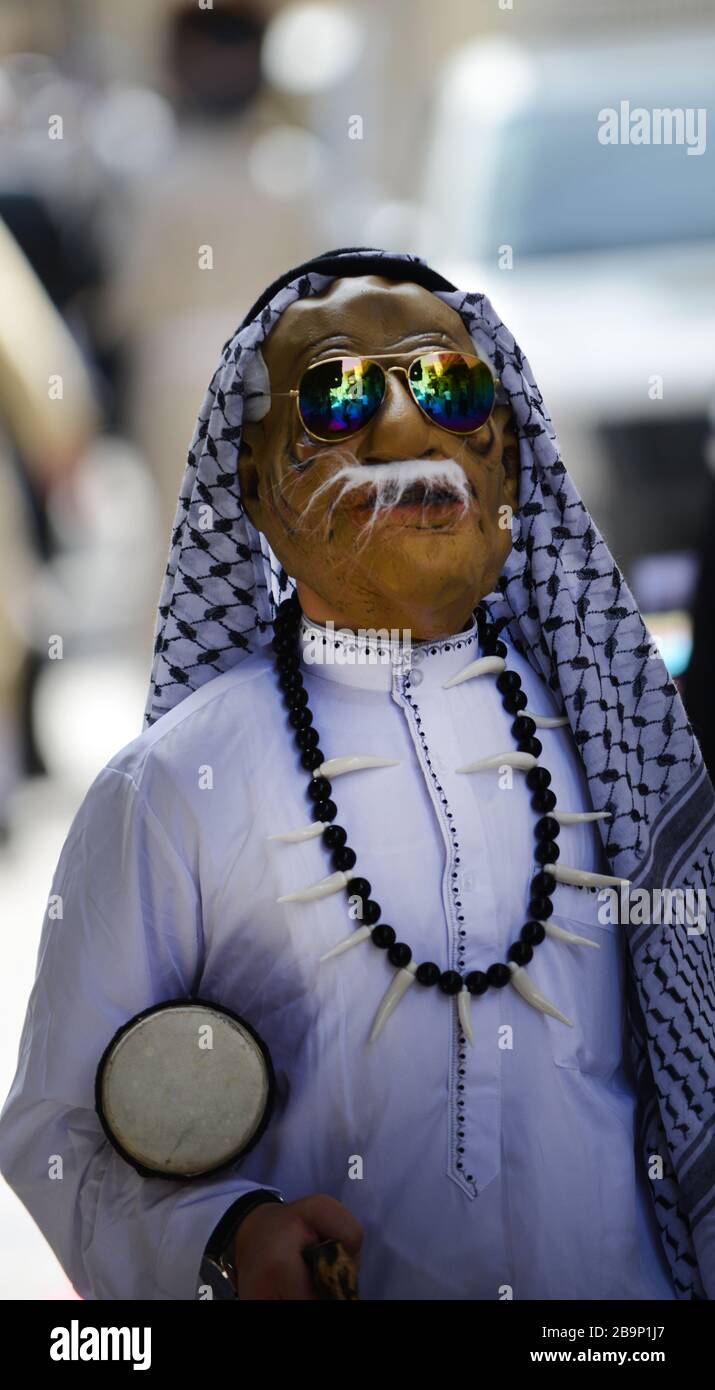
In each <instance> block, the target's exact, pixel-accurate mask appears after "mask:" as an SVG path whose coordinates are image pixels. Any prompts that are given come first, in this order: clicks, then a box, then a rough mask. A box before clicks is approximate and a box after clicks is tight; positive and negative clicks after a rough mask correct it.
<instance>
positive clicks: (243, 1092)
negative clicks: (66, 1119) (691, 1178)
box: [95, 999, 275, 1180]
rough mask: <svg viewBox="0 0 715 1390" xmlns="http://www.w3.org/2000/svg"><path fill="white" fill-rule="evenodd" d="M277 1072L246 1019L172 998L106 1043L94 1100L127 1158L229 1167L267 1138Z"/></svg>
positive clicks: (185, 1169)
mask: <svg viewBox="0 0 715 1390" xmlns="http://www.w3.org/2000/svg"><path fill="white" fill-rule="evenodd" d="M274 1092H275V1078H274V1074H273V1065H272V1062H271V1057H270V1053H269V1051H268V1048H267V1047H266V1045H265V1043H264V1042H263V1041H262V1039H261V1038H260V1037H259V1036H258V1034H257V1033H256V1031H255V1029H253V1028H251V1026H250V1024H248V1023H246V1021H245V1019H242V1018H239V1016H238V1015H237V1014H234V1013H231V1011H230V1010H229V1009H226V1008H224V1007H223V1006H222V1005H218V1004H211V1003H209V1002H208V1001H207V1000H203V999H172V1000H169V1002H168V1003H166V1004H157V1005H156V1006H155V1007H154V1008H151V1009H146V1010H144V1012H143V1013H140V1014H137V1015H136V1016H135V1017H134V1018H131V1019H130V1020H129V1022H128V1023H125V1024H124V1025H123V1027H122V1028H120V1029H119V1031H118V1032H117V1033H115V1035H114V1037H113V1038H112V1040H111V1042H110V1043H109V1044H108V1046H107V1048H106V1049H105V1051H104V1053H103V1055H102V1058H101V1060H100V1063H99V1066H98V1068H97V1076H96V1082H95V1100H96V1108H97V1113H98V1115H99V1118H100V1120H101V1122H102V1126H103V1128H104V1131H105V1134H106V1135H107V1138H108V1139H109V1140H110V1142H111V1143H112V1144H113V1146H114V1148H115V1149H116V1150H117V1152H118V1153H119V1154H121V1156H122V1158H124V1159H126V1161H127V1162H128V1163H131V1164H132V1166H133V1167H134V1168H136V1169H137V1170H138V1172H140V1173H143V1174H144V1175H145V1176H149V1177H153V1176H155V1175H156V1174H158V1173H159V1174H162V1175H163V1176H164V1177H167V1178H181V1179H184V1180H185V1179H187V1178H198V1177H202V1176H203V1175H205V1174H206V1173H215V1172H216V1171H217V1170H218V1169H221V1168H227V1167H230V1165H231V1164H233V1163H236V1162H237V1161H238V1159H239V1158H242V1157H243V1155H244V1154H246V1153H248V1151H249V1149H252V1148H253V1146H254V1144H256V1143H257V1142H258V1140H259V1139H260V1137H261V1135H262V1133H263V1131H264V1129H265V1127H266V1125H267V1124H268V1120H269V1118H270V1114H271V1110H272V1106H273V1098H274Z"/></svg>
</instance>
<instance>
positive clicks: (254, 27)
mask: <svg viewBox="0 0 715 1390" xmlns="http://www.w3.org/2000/svg"><path fill="white" fill-rule="evenodd" d="M274 8H275V6H273V5H268V4H266V3H262V2H261V0H228V3H222V4H220V5H218V4H217V5H216V7H215V8H214V9H212V10H208V9H206V10H202V9H199V8H198V6H196V5H195V4H193V5H192V4H186V5H181V6H180V7H176V8H174V9H173V11H172V12H170V13H169V15H168V17H167V20H166V30H165V38H164V51H165V64H166V83H167V91H168V95H169V97H170V99H171V100H172V101H173V103H174V105H175V109H176V112H177V115H178V118H179V123H178V128H177V132H176V139H175V143H174V145H173V147H172V149H171V150H170V151H169V152H168V153H167V157H166V159H165V160H164V161H162V165H161V167H159V168H156V169H155V170H153V171H152V176H151V179H150V180H146V181H142V182H141V183H140V184H138V186H137V188H136V189H135V190H134V193H133V194H130V197H131V199H132V209H131V212H130V215H129V217H128V219H127V220H126V221H125V223H124V226H125V232H124V234H123V238H122V242H121V243H120V244H118V245H117V247H116V256H117V283H116V286H115V291H114V295H113V300H114V310H113V318H114V324H115V331H116V333H117V334H118V335H119V337H120V338H121V340H122V341H123V343H124V345H125V348H126V357H127V362H128V372H129V376H128V383H127V387H128V420H129V424H130V428H131V431H132V435H133V437H134V438H135V439H136V440H137V442H138V444H139V445H140V448H141V450H142V453H143V454H144V455H145V457H146V458H147V459H148V460H149V462H150V465H151V467H152V469H153V470H154V472H155V475H156V477H157V479H158V482H159V486H160V489H161V496H162V504H163V519H164V524H165V525H166V526H168V525H169V523H170V521H171V518H172V517H173V511H174V504H175V499H176V487H177V482H178V476H177V464H176V460H177V459H178V458H181V456H182V454H183V452H184V450H185V448H186V441H187V440H188V439H190V437H191V431H192V427H193V423H194V419H195V413H196V403H197V401H198V400H200V398H201V395H202V392H203V389H204V383H205V380H206V376H207V373H208V372H209V371H210V364H211V362H212V361H213V358H214V354H215V349H216V342H217V341H219V340H222V341H223V340H225V338H227V337H228V336H229V334H230V332H231V331H232V328H233V324H234V321H235V318H234V316H235V312H236V309H237V308H238V309H239V310H240V308H241V307H246V306H247V305H248V304H249V303H250V300H251V298H252V296H253V294H254V291H255V285H256V284H261V283H265V282H267V281H269V280H271V279H272V278H273V277H274V276H275V275H276V274H277V273H278V271H279V270H280V268H281V266H282V265H284V264H285V263H286V261H287V260H290V259H295V256H296V254H297V255H298V256H299V257H305V256H308V255H310V254H311V253H312V252H313V251H315V250H316V249H317V247H318V246H319V245H320V243H321V242H322V240H323V236H324V226H325V214H324V212H323V211H322V210H321V199H320V197H319V196H317V192H316V188H315V186H314V185H313V183H312V182H311V178H310V177H309V175H310V170H309V169H308V168H307V167H306V169H305V170H304V176H305V186H304V187H303V188H302V189H301V188H300V186H299V187H298V190H297V191H294V192H292V193H291V192H290V189H288V188H286V191H285V192H284V193H283V194H282V195H281V193H280V192H279V191H278V190H276V189H272V188H271V187H270V186H267V185H266V181H265V178H264V177H262V175H261V172H260V170H259V171H258V173H257V165H258V163H260V159H261V158H266V159H267V160H268V161H269V163H270V160H271V159H272V158H274V159H277V160H278V161H279V163H280V160H281V158H282V156H281V153H280V147H279V146H274V147H272V146H271V144H270V140H269V141H268V143H266V138H267V137H270V135H271V133H272V132H274V131H277V130H278V128H279V126H280V125H281V122H282V121H284V120H285V117H284V115H283V113H282V110H281V104H280V100H279V98H278V96H277V95H276V94H275V93H273V92H272V91H271V90H270V89H269V88H268V87H267V86H266V84H265V82H264V79H263V76H262V72H261V45H262V41H263V37H264V34H265V31H266V27H267V24H268V21H269V19H270V17H271V14H272V12H273V10H274ZM271 149H273V154H271ZM261 151H262V154H261ZM289 174H290V170H286V169H284V170H283V171H282V181H283V183H284V184H286V185H287V184H288V183H289V179H288V177H287V176H288V175H289ZM273 178H274V181H275V182H277V183H278V184H280V182H281V170H280V169H276V170H275V171H273ZM293 181H295V176H294V177H293ZM300 182H301V180H298V183H299V185H300ZM323 191H324V192H325V194H326V201H329V202H331V203H332V201H333V198H334V189H328V188H327V187H326V188H325V189H324V190H323ZM328 194H330V195H331V196H330V198H329V199H328V197H327V195H328ZM157 582H158V571H157Z"/></svg>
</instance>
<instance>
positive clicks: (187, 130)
mask: <svg viewBox="0 0 715 1390" xmlns="http://www.w3.org/2000/svg"><path fill="white" fill-rule="evenodd" d="M674 26H676V27H674ZM714 87H715V3H714V0H701V3H688V0H679V4H678V6H677V7H674V6H673V5H672V3H660V0H590V3H589V5H588V6H578V5H574V4H573V3H568V4H567V3H561V0H531V3H530V4H528V5H526V4H525V3H523V0H513V4H511V3H510V0H440V3H439V4H434V3H432V0H390V4H389V5H386V4H384V3H383V0H360V4H359V5H358V4H357V3H355V4H354V5H351V4H343V3H330V0H324V2H323V3H320V2H318V3H309V4H302V3H281V0H267V3H264V0H245V2H244V0H213V4H211V3H210V0H192V3H177V2H176V0H122V4H121V5H117V4H115V3H112V2H111V0H33V4H32V5H31V6H28V5H27V3H26V0H3V3H2V6H1V7H0V155H1V157H0V287H1V289H2V319H1V321H0V496H1V498H2V504H1V505H0V894H1V896H2V902H3V941H2V965H3V975H4V988H3V1001H4V1008H3V1013H2V1017H1V1018H0V1102H1V1101H2V1100H4V1097H5V1095H6V1093H7V1090H8V1089H9V1086H10V1084H11V1081H12V1078H13V1075H14V1071H15V1065H16V1060H17V1047H18V1040H19V1036H20V1031H21V1027H22V1022H23V1019H24V1014H25V1009H26V1005H27V997H28V994H29V991H30V988H31V984H32V980H33V977H34V969H35V958H36V952H37V944H38V938H39V932H40V927H41V922H42V918H43V914H44V910H45V905H46V899H47V894H48V891H49V886H50V881H51V876H52V872H53V870H54V866H55V863H56V861H57V858H58V855H59V851H60V849H61V846H62V842H63V840H64V838H65V835H66V833H67V829H68V827H69V823H70V820H71V818H72V816H73V814H74V811H75V810H76V808H77V806H78V804H79V802H80V800H81V799H82V797H83V796H84V793H85V791H86V790H87V787H88V786H89V783H90V782H91V780H92V779H93V777H94V776H95V774H96V773H97V772H98V771H99V769H100V768H101V767H102V766H103V765H104V763H105V762H106V761H107V760H108V758H109V757H111V755H112V754H113V753H115V752H116V751H117V749H118V748H120V747H121V746H122V745H123V744H124V743H126V742H128V741H129V740H130V739H132V738H133V737H135V735H136V734H137V733H139V732H140V730H141V725H142V710H143V704H144V697H145V693H146V687H147V680H148V674H149V667H150V660H151V646H152V637H153V623H154V615H155V609H156V601H157V597H158V589H159V583H160V579H161V574H162V571H163V568H164V563H165V559H166V553H167V548H168V539H169V531H170V528H171V524H172V522H173V518H174V510H175V506H176V500H177V493H178V487H179V482H180V479H181V476H182V473H183V468H184V462H185V457H186V450H187V447H188V444H189V441H190V438H191V434H192V430H193V426H194V421H195V418H196V415H197V412H198V409H199V406H200V404H201V401H202V398H203V395H204V392H205V389H206V386H207V384H208V382H209V380H210V377H211V375H212V372H213V369H214V367H215V365H216V363H217V361H218V358H219V354H220V351H221V348H222V346H223V343H224V342H225V340H226V339H227V338H228V337H229V336H230V334H231V333H232V332H233V330H234V328H235V327H236V324H237V323H238V322H239V321H240V319H241V318H242V317H243V315H244V313H245V312H246V310H247V309H248V308H249V307H250V305H251V303H252V302H253V301H254V300H255V298H256V297H257V296H258V294H259V293H260V292H261V290H263V289H264V287H265V286H266V285H267V284H268V283H269V282H270V281H271V280H272V279H273V278H274V277H275V276H276V275H278V274H279V273H280V272H282V271H283V270H285V269H286V268H287V267H289V266H291V265H294V264H297V263H299V262H300V261H302V260H304V259H306V258H307V257H309V256H311V255H314V254H317V253H318V252H320V251H323V250H326V249H328V248H330V247H337V246H341V245H374V246H384V247H388V248H394V249H398V250H402V251H410V252H416V253H418V254H420V255H422V256H425V257H426V258H427V259H428V260H429V261H430V262H431V263H432V264H433V265H434V266H435V267H436V268H437V269H438V270H440V271H442V272H443V273H444V274H445V275H447V276H448V278H450V279H452V280H453V281H454V282H455V283H456V284H457V285H459V286H460V287H461V288H464V289H471V290H483V291H485V292H486V293H487V294H488V295H489V297H490V298H491V300H492V301H493V303H494V305H495V307H496V308H497V310H498V312H499V313H500V314H501V315H502V317H503V318H504V319H505V321H506V322H507V324H508V325H509V327H510V328H511V329H512V331H513V332H514V334H515V336H516V338H517V341H518V342H519V343H520V344H521V346H522V347H523V349H524V351H525V352H526V354H527V355H528V357H529V360H530V362H531V365H532V368H533V370H534V374H535V376H536V380H537V381H538V382H539V385H540V386H541V389H542V391H543V393H544V397H545V400H546V402H547V405H548V406H549V408H550V410H551V414H552V416H553V418H554V421H555V424H556V428H557V431H558V434H559V438H560V442H561V446H562V453H563V457H564V460H565V462H566V464H567V467H568V468H569V470H570V472H571V473H572V476H573V477H574V479H575V481H576V483H577V486H578V487H579V488H580V490H581V493H582V495H583V496H584V498H585V500H586V503H587V505H588V506H589V508H590V510H591V512H592V514H593V516H594V519H595V521H596V523H597V525H598V526H599V528H600V529H601V530H602V531H603V532H604V533H605V535H606V537H607V539H608V541H609V544H610V546H611V549H612V550H613V552H614V554H615V556H616V558H617V560H618V562H619V563H620V564H621V566H622V567H623V569H624V571H625V573H626V576H627V578H628V580H629V583H630V584H631V587H632V588H633V589H634V591H635V593H636V597H637V598H638V600H639V603H640V606H641V609H642V610H643V611H644V612H645V613H646V615H647V621H648V623H649V626H650V628H651V631H652V633H653V635H654V637H655V639H656V641H657V642H658V645H659V646H660V648H661V650H662V652H663V654H664V656H665V659H666V661H667V663H668V666H669V668H670V671H671V673H672V674H673V676H674V677H675V678H676V679H677V680H678V682H679V684H680V685H681V689H682V690H683V692H684V695H685V698H686V702H687V705H688V709H689V712H690V714H691V717H692V719H693V721H694V723H695V725H696V728H697V731H698V733H699V735H700V737H701V740H702V744H703V749H704V752H705V755H706V759H707V760H708V762H709V766H710V769H711V773H712V771H713V766H714V765H715V748H713V746H712V745H711V743H710V736H709V734H708V731H707V728H706V722H707V721H706V715H707V712H708V711H707V701H706V692H707V690H708V689H709V688H712V682H711V676H713V675H715V672H713V671H712V670H711V667H712V666H713V657H712V654H711V651H710V650H709V647H710V648H711V647H712V631H713V618H714V617H715V611H714V610H715V546H713V544H712V543H711V542H710V536H711V534H712V531H713V527H714V526H715V446H714V444H713V431H714V430H715V297H714V294H713V291H714V290H715V177H714V173H715V170H714V167H713V166H714V161H715V155H714V154H713V151H712V150H711V148H710V146H709V143H708V142H707V140H706V142H705V148H704V149H703V150H702V151H701V152H700V153H697V154H696V153H694V152H690V153H689V150H688V148H687V146H685V145H683V144H670V145H666V144H661V145H655V144H639V145H636V144H633V143H629V144H614V145H604V144H601V143H600V142H599V140H598V138H597V131H598V113H599V111H601V110H602V109H603V108H605V107H610V108H614V109H615V110H616V111H620V104H621V102H622V101H628V102H629V103H630V107H631V109H633V108H636V107H644V108H646V109H647V110H649V111H650V110H652V109H653V108H655V107H660V108H663V107H666V108H682V109H688V108H690V109H693V110H695V111H698V110H701V111H705V112H707V119H708V121H713V117H714V116H715V102H714V100H713V95H714ZM701 120H702V117H701ZM709 133H710V132H709V131H707V134H709ZM712 138H713V141H714V142H715V127H714V128H713V137H712ZM708 639H710V641H709V643H708ZM710 723H711V724H712V720H711V721H710ZM0 1232H1V1248H2V1258H1V1261H0V1297H1V1298H4V1299H26V1298H29V1299H60V1298H67V1297H72V1296H73V1295H72V1291H71V1289H70V1286H69V1284H68V1283H67V1280H66V1278H65V1276H64V1274H63V1273H62V1271H61V1269H60V1268H59V1266H58V1264H57V1263H56V1261H55V1259H54V1257H53V1255H52V1253H51V1251H50V1250H49V1248H48V1247H47V1245H46V1244H45V1242H44V1239H43V1238H42V1236H41V1235H40V1234H39V1232H38V1231H37V1229H36V1228H35V1226H34V1225H33V1223H32V1221H31V1219H30V1217H29V1216H28V1215H27V1214H26V1213H25V1211H24V1209H23V1208H22V1207H21V1206H20V1205H19V1203H18V1202H17V1201H16V1200H15V1198H14V1196H13V1195H12V1194H11V1193H10V1191H9V1189H8V1188H7V1187H6V1186H5V1185H4V1184H3V1183H2V1180H0Z"/></svg>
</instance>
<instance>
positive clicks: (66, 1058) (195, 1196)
mask: <svg viewBox="0 0 715 1390" xmlns="http://www.w3.org/2000/svg"><path fill="white" fill-rule="evenodd" d="M201 965H202V923H201V901H200V894H199V891H198V886H197V883H196V881H195V877H194V875H193V874H192V872H191V870H190V868H189V866H188V865H187V864H186V863H185V862H184V860H183V858H182V856H181V854H180V853H179V852H178V850H177V849H176V848H175V847H174V845H172V843H171V842H170V840H169V837H168V835H167V833H166V831H165V829H164V827H163V826H162V824H161V823H160V821H159V820H158V819H157V817H156V815H155V814H154V812H153V811H152V809H151V807H150V806H149V805H148V803H147V801H146V798H145V797H144V795H143V793H142V792H141V791H140V790H139V789H138V787H137V786H136V784H135V783H134V781H133V780H132V778H131V777H130V776H128V775H127V774H126V773H124V772H122V771H119V770H117V769H115V768H111V767H110V768H105V769H104V771H103V772H101V773H100V775H99V777H98V778H97V780H96V781H95V783H94V784H93V786H92V787H91V788H90V790H89V792H88V794H87V796H86V798H85V800H84V802H83V804H82V806H81V807H80V809H79V811H78V813H77V816H76V817H75V820H74V822H73V824H72V827H71V829H70V832H69V835H68V838H67V840H66V843H65V845H64V848H63V850H62V854H61V856H60V860H59V864H58V866H57V870H56V872H55V877H54V880H53V883H52V888H51V895H50V898H49V902H48V909H47V912H46V915H45V920H44V923H43V927H42V934H41V939H40V945H39V952H38V958H37V970H36V976H35V982H34V985H33V989H32V993H31V995H30V1000H29V1004H28V1008H27V1014H26V1018H25V1023H24V1027H23V1031H22V1037H21V1041H20V1049H19V1055H18V1064H17V1071H16V1075H15V1079H14V1082H13V1085H12V1088H11V1090H10V1093H9V1095H8V1098H7V1100H6V1102H5V1106H4V1109H3V1112H2V1115H1V1116H0V1171H1V1172H2V1173H3V1175H4V1176H5V1178H6V1179H7V1181H8V1183H9V1184H10V1186H11V1187H12V1188H13V1190H14V1191H15V1193H16V1194H17V1196H18V1197H19V1198H20V1200H21V1201H22V1202H23V1203H24V1205H25V1207H26V1208H27V1210H28V1211H29V1212H30V1214H31V1216H32V1217H33V1218H34V1220H35V1221H36V1222H37V1225H38V1226H39V1227H40V1230H41V1231H42V1232H43V1234H44V1235H45V1237H46V1239H47V1240H48V1241H49V1243H50V1245H51V1246H52V1249H53V1250H54V1252H55V1254H56V1255H57V1258H58V1259H59V1261H60V1263H61V1265H62V1266H63V1268H64V1270H65V1272H66V1273H67V1275H68V1277H69V1279H70V1280H71V1282H72V1284H73V1286H74V1288H75V1289H76V1291H77V1292H78V1293H79V1294H80V1295H81V1297H82V1298H86V1299H141V1300H149V1299H194V1298H197V1297H202V1296H205V1295H204V1294H203V1292H202V1291H200V1290H199V1283H200V1269H201V1263H202V1256H203V1253H204V1248H205V1246H206V1244H207V1241H208V1239H209V1237H210V1235H211V1232H212V1231H213V1229H214V1228H215V1226H216V1225H217V1223H218V1221H219V1220H220V1218H221V1216H222V1214H223V1213H224V1212H225V1211H226V1210H227V1209H228V1208H229V1207H230V1206H231V1205H232V1204H233V1203H234V1202H235V1201H236V1200H237V1198H239V1197H241V1196H243V1195H244V1194H247V1193H249V1192H253V1191H257V1190H258V1189H259V1188H264V1189H265V1190H267V1191H269V1192H274V1193H276V1195H278V1196H280V1195H281V1194H280V1193H279V1192H278V1189H276V1188H273V1187H271V1186H270V1184H258V1183H255V1182H249V1181H246V1180H243V1179H241V1177H240V1176H239V1172H238V1171H237V1170H233V1171H230V1170H229V1171H228V1172H223V1173H221V1174H218V1175H217V1176H216V1177H215V1178H213V1179H212V1178H207V1179H206V1180H205V1181H204V1180H194V1181H192V1182H181V1181H178V1182H177V1181H172V1180H170V1179H166V1178H161V1177H156V1178H151V1177H150V1178H147V1177H143V1176H141V1175H140V1174H139V1173H137V1172H136V1171H135V1170H134V1169H133V1168H132V1167H131V1166H130V1165H129V1164H128V1163H126V1162H125V1161H124V1160H123V1159H122V1158H120V1157H119V1155H118V1154H117V1153H116V1152H115V1150H114V1149H113V1148H112V1146H111V1144H110V1143H109V1141H108V1139H107V1138H106V1136H105V1134H104V1131H103V1129H102V1127H101V1124H100V1121H99V1117H98V1115H97V1113H96V1111H95V1107H94V1081H95V1073H96V1069H97V1064H98V1062H99V1059H100V1057H101V1055H102V1053H103V1051H104V1049H105V1047H106V1045H107V1043H108V1042H109V1040H110V1039H111V1038H112V1037H113V1035H114V1033H115V1032H116V1031H117V1029H118V1028H120V1027H121V1026H122V1024H124V1023H126V1022H127V1021H128V1019H129V1018H131V1017H133V1015H134V1014H136V1013H139V1012H140V1011H141V1010H142V1009H145V1008H148V1007H150V1006H151V1005H152V1004H158V1003H162V1002H163V1001H164V1000H168V999H173V998H177V997H181V996H185V995H187V994H189V993H190V992H191V990H192V989H193V988H194V987H195V985H196V982H197V981H198V979H199V978H200V972H201Z"/></svg>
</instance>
